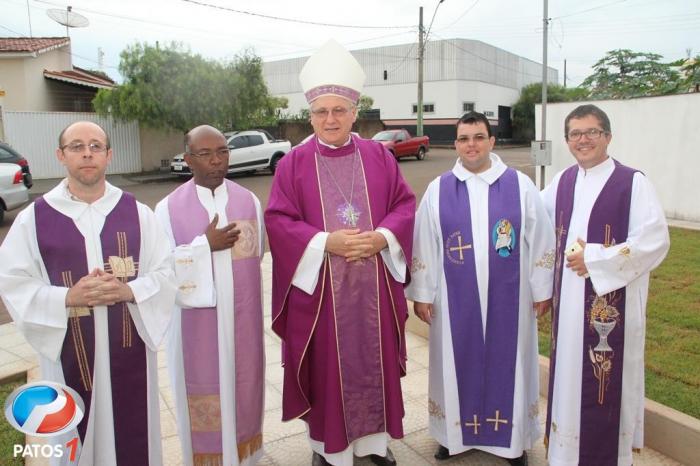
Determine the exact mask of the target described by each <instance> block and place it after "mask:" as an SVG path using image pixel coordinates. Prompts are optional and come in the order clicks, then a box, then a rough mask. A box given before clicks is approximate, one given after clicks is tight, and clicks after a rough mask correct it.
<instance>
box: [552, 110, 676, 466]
mask: <svg viewBox="0 0 700 466" xmlns="http://www.w3.org/2000/svg"><path fill="white" fill-rule="evenodd" d="M564 137H565V139H566V142H567V144H568V146H569V150H570V151H571V154H572V155H573V156H574V158H575V159H576V162H577V164H576V165H573V166H571V167H569V168H567V169H566V170H564V171H562V172H560V173H558V174H557V175H556V176H555V177H554V179H553V180H552V182H551V184H550V185H549V186H547V187H546V188H545V190H544V191H543V192H542V198H543V201H544V204H545V207H546V209H547V211H548V214H549V216H550V218H551V220H552V223H553V224H554V228H555V235H556V255H555V268H554V302H553V314H552V345H551V356H550V375H549V396H548V399H549V404H548V408H547V433H546V436H545V444H546V445H548V460H549V464H551V465H554V466H560V465H561V466H568V465H573V464H579V465H582V466H588V465H590V466H617V465H631V464H632V450H633V449H635V448H641V447H642V446H643V427H644V332H645V329H644V327H645V308H646V299H647V293H648V291H649V273H650V272H651V271H652V270H653V269H654V268H656V267H657V266H658V265H659V264H660V263H661V261H662V260H663V259H664V257H665V256H666V252H667V251H668V248H669V237H668V227H667V225H666V219H665V217H664V212H663V209H662V208H661V205H660V203H659V200H658V198H657V197H656V193H655V191H654V187H653V186H652V185H651V183H650V182H649V180H648V179H647V177H646V176H644V174H643V173H641V172H640V171H637V170H635V169H633V168H630V167H627V166H625V165H623V164H621V163H620V162H618V161H617V160H615V159H613V158H612V157H610V155H608V145H609V144H610V141H611V140H612V131H611V128H610V120H609V118H608V116H607V115H606V114H605V112H603V111H602V110H601V109H600V108H598V107H596V106H595V105H581V106H579V107H576V108H575V109H574V110H573V111H572V112H571V113H570V114H569V115H568V116H567V117H566V120H565V122H564Z"/></svg>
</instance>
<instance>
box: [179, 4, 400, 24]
mask: <svg viewBox="0 0 700 466" xmlns="http://www.w3.org/2000/svg"><path fill="white" fill-rule="evenodd" d="M182 1H183V2H186V3H192V4H195V5H199V6H204V7H208V8H214V9H217V10H224V11H230V12H233V13H238V14H242V15H248V16H256V17H258V18H265V19H273V20H275V21H285V22H288V23H299V24H309V25H312V26H326V27H335V28H348V29H408V28H412V27H413V26H412V25H411V26H360V25H351V24H334V23H323V22H318V21H307V20H303V19H296V18H283V17H281V16H272V15H266V14H263V13H255V12H253V11H247V10H237V9H235V8H230V7H225V6H221V5H213V4H211V3H206V2H200V1H197V0H182Z"/></svg>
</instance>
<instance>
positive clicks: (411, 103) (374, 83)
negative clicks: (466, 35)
mask: <svg viewBox="0 0 700 466" xmlns="http://www.w3.org/2000/svg"><path fill="white" fill-rule="evenodd" d="M351 53H352V54H353V55H354V56H355V58H356V59H357V60H358V61H359V62H360V64H361V65H362V68H363V69H364V71H365V73H366V74H367V81H366V82H365V87H364V90H363V91H362V94H363V95H367V96H370V97H371V98H372V99H374V106H373V107H374V108H375V109H378V110H379V111H380V118H381V120H382V121H383V122H384V124H385V125H386V126H387V127H390V128H391V127H404V128H406V129H408V130H409V131H411V132H415V126H416V111H417V105H416V102H417V82H418V58H417V57H418V45H417V44H403V45H392V46H386V47H376V48H368V49H361V50H353V51H351ZM307 58H308V57H300V58H292V59H288V60H279V61H272V62H266V63H264V64H263V75H264V78H265V82H266V83H267V86H268V89H269V91H270V93H271V94H272V95H274V96H284V97H286V98H287V99H288V100H289V107H288V109H287V112H289V113H290V114H295V113H298V112H299V111H300V110H302V109H304V108H307V104H306V101H305V100H304V94H303V92H302V90H301V85H300V84H299V78H298V76H299V72H300V71H301V68H302V67H303V66H304V63H305V62H306V60H307ZM423 66H424V68H423V69H424V74H423V76H424V78H423V80H424V84H423V109H424V113H423V118H424V132H425V134H428V135H429V136H431V139H432V140H434V141H441V140H442V141H452V140H454V123H455V121H456V119H457V118H459V117H460V116H461V115H462V114H463V113H464V112H465V111H468V110H472V109H473V110H477V111H480V112H484V113H485V114H486V115H487V116H488V117H489V119H490V120H491V125H492V127H493V130H494V134H496V135H497V136H498V137H500V138H509V137H511V136H512V134H511V107H512V106H513V104H514V103H515V102H516V101H517V100H518V97H519V96H520V90H521V89H522V87H523V86H525V85H527V84H531V83H535V82H541V81H542V65H541V64H540V63H537V62H534V61H532V60H528V59H527V58H523V57H520V56H518V55H515V54H512V53H510V52H507V51H505V50H502V49H499V48H497V47H494V46H492V45H489V44H485V43H483V42H481V41H478V40H471V39H445V40H431V41H429V42H428V43H427V44H426V46H425V53H424V65H423ZM557 79H558V73H557V70H555V69H554V68H549V74H548V80H549V82H550V83H557Z"/></svg>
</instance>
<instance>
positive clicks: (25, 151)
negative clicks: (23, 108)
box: [3, 112, 141, 179]
mask: <svg viewBox="0 0 700 466" xmlns="http://www.w3.org/2000/svg"><path fill="white" fill-rule="evenodd" d="M3 116H4V120H5V121H4V124H5V138H6V141H7V142H8V143H9V144H10V145H11V146H12V147H14V148H15V149H16V150H17V151H18V152H19V153H20V154H22V155H23V156H24V157H25V158H26V159H27V160H28V161H29V166H30V168H31V171H32V176H33V177H34V178H36V179H44V178H62V177H63V176H65V171H64V168H63V166H62V165H61V164H60V163H59V162H58V160H57V159H56V153H55V152H56V147H57V146H58V134H59V133H60V132H61V130H63V128H65V127H66V126H68V125H69V124H71V123H73V122H75V121H93V122H95V123H97V124H98V125H100V126H102V127H103V128H104V129H105V131H107V134H109V138H110V141H111V143H112V148H113V150H114V156H113V157H112V163H111V164H110V165H109V167H108V169H107V173H109V174H114V173H134V172H140V171H141V143H140V141H139V127H138V124H137V123H136V122H129V123H123V122H117V121H114V120H113V119H111V118H104V117H100V116H98V115H97V114H95V113H73V112H4V114H3Z"/></svg>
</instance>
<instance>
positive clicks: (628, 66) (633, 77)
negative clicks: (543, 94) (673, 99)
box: [581, 49, 679, 99]
mask: <svg viewBox="0 0 700 466" xmlns="http://www.w3.org/2000/svg"><path fill="white" fill-rule="evenodd" d="M660 59H661V55H658V54H655V53H647V52H633V51H631V50H628V49H617V50H611V51H609V52H608V53H607V54H606V55H605V56H604V57H603V58H601V59H600V60H598V62H597V63H596V64H595V65H593V69H594V70H595V71H594V73H593V74H592V75H590V76H589V77H587V78H586V79H585V80H584V81H583V83H582V84H581V87H584V88H586V89H588V90H589V91H590V96H591V98H593V99H629V98H632V97H643V96H655V95H664V94H672V93H674V92H676V89H677V88H678V84H679V74H678V72H677V71H675V70H674V69H673V68H672V67H671V66H670V65H669V64H667V63H661V62H660V61H659V60H660Z"/></svg>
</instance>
